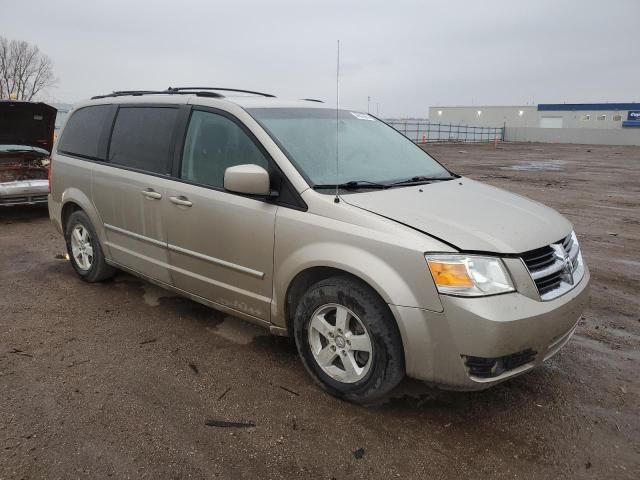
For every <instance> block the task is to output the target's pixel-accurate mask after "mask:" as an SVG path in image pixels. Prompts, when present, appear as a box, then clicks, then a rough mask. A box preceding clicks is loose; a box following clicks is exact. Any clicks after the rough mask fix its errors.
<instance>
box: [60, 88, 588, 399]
mask: <svg viewBox="0 0 640 480" xmlns="http://www.w3.org/2000/svg"><path fill="white" fill-rule="evenodd" d="M246 93H249V95H246ZM337 146H339V149H337V148H336V147H337ZM337 150H339V152H337ZM337 153H339V157H338V158H336V154H337ZM49 213H50V217H51V220H52V222H53V223H54V225H55V226H56V228H57V229H58V231H59V232H60V233H62V234H64V237H65V240H66V244H67V250H68V253H69V258H70V261H71V265H72V266H73V268H74V269H75V271H76V273H77V274H78V275H79V276H80V277H81V278H82V279H84V280H85V281H88V282H97V281H101V280H105V279H108V278H109V277H111V276H112V275H113V274H114V272H115V271H116V269H122V270H125V271H127V272H130V273H133V274H135V275H138V276H141V277H143V278H146V279H148V280H150V281H152V282H154V283H156V284H158V285H161V286H163V287H165V288H168V289H171V290H173V291H175V292H178V293H180V294H182V295H185V296H187V297H190V298H192V299H193V300H195V301H198V302H201V303H203V304H205V305H209V306H211V307H214V308H216V309H219V310H222V311H225V312H228V313H231V314H233V315H236V316H239V317H241V318H244V319H246V320H248V321H251V322H254V323H256V324H258V325H262V326H264V327H266V328H268V329H270V331H271V332H272V333H274V334H277V335H289V336H292V337H294V339H295V342H296V345H297V348H298V352H299V354H300V357H301V359H302V362H303V364H304V365H305V367H306V369H307V371H308V372H309V374H310V375H311V377H312V378H313V379H314V380H315V381H316V382H317V383H318V384H319V385H320V386H322V387H323V388H324V389H325V390H326V391H328V392H330V393H331V394H333V395H336V396H339V397H341V398H345V399H347V400H350V401H354V402H359V403H371V402H376V401H379V400H380V399H381V398H383V397H384V396H385V395H387V394H388V393H389V392H390V391H391V390H392V389H393V388H394V387H395V386H396V385H397V384H398V382H400V381H401V380H402V378H403V377H404V376H405V374H406V375H408V376H410V377H413V378H417V379H420V380H424V381H427V382H430V383H433V384H437V385H440V386H443V387H445V388H452V389H459V390H478V389H482V388H487V387H490V386H491V385H495V384H497V383H498V382H501V381H504V380H506V379H509V378H512V377H514V376H516V375H519V374H522V373H524V372H526V371H529V370H530V369H532V368H534V367H535V366H539V365H541V364H542V363H543V362H544V361H545V360H547V359H549V358H551V357H552V356H553V355H555V354H556V353H557V352H558V351H559V350H560V349H561V348H562V347H563V346H564V345H565V344H566V343H567V341H569V338H570V337H571V336H572V335H573V332H574V331H575V328H576V326H577V323H578V319H579V317H580V314H581V313H582V311H583V309H584V307H585V305H586V302H587V299H588V284H589V271H588V269H587V266H586V264H585V263H584V262H583V259H582V254H581V251H580V246H579V244H578V239H577V237H576V235H575V233H574V232H573V229H572V226H571V224H570V223H569V222H568V221H567V220H566V219H565V218H564V217H563V216H561V215H560V214H559V213H557V212H556V211H554V210H552V209H550V208H548V207H546V206H544V205H541V204H539V203H537V202H534V201H532V200H529V199H527V198H524V197H522V196H519V195H514V194H511V193H508V192H505V191H503V190H500V189H498V188H494V187H491V186H488V185H484V184H482V183H480V182H476V181H473V180H471V179H468V178H464V177H461V176H459V175H456V174H455V173H452V172H451V171H449V170H448V169H446V168H445V167H444V166H442V165H441V164H440V163H438V162H437V161H436V160H435V159H434V158H433V157H431V156H430V155H429V154H428V153H426V152H425V151H423V150H422V149H421V148H419V147H418V146H416V145H415V144H414V143H413V142H411V141H410V140H408V139H407V138H406V137H404V136H403V135H401V134H400V133H398V132H397V131H396V130H394V129H393V128H391V127H389V126H388V125H386V124H385V123H384V122H382V121H380V120H378V119H376V118H374V117H372V116H371V115H368V114H366V113H362V112H357V111H351V110H336V109H335V108H331V107H329V106H327V105H324V104H323V103H319V102H317V101H304V100H299V101H290V100H280V99H277V98H273V96H272V95H267V94H255V92H244V91H231V92H229V89H215V88H211V89H169V90H167V91H162V92H149V91H142V92H116V93H113V94H110V95H104V96H100V97H94V99H92V100H90V101H87V102H84V103H81V104H79V105H77V106H76V108H75V110H74V112H73V113H72V115H71V117H70V118H69V119H68V121H67V123H66V126H65V127H64V129H63V132H62V135H61V137H60V140H59V141H58V143H57V147H56V151H55V152H54V154H53V157H52V165H51V194H50V196H49ZM132 321H135V319H133V318H132ZM265 375H269V372H268V371H265Z"/></svg>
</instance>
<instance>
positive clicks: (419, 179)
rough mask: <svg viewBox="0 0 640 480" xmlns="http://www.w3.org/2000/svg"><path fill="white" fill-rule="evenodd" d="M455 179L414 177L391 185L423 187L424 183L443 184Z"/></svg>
mask: <svg viewBox="0 0 640 480" xmlns="http://www.w3.org/2000/svg"><path fill="white" fill-rule="evenodd" d="M454 178H455V177H425V176H420V175H419V176H416V177H411V178H407V179H406V180H400V181H399V182H393V183H392V184H391V185H393V186H399V185H423V184H425V183H431V182H444V181H447V180H453V179H454Z"/></svg>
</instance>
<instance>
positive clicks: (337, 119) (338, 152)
mask: <svg viewBox="0 0 640 480" xmlns="http://www.w3.org/2000/svg"><path fill="white" fill-rule="evenodd" d="M339 105H340V40H338V55H337V60H336V198H334V199H333V201H334V203H340V197H338V183H339V182H340V169H339V167H338V165H339V163H338V160H339V158H340V147H339V143H338V134H339V132H340V120H339V119H340V111H339Z"/></svg>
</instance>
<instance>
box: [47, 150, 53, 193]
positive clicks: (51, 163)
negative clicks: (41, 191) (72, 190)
mask: <svg viewBox="0 0 640 480" xmlns="http://www.w3.org/2000/svg"><path fill="white" fill-rule="evenodd" d="M52 167H53V160H52V159H51V158H50V159H49V167H48V168H47V180H48V181H49V193H51V168H52Z"/></svg>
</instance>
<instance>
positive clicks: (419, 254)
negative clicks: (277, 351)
mask: <svg viewBox="0 0 640 480" xmlns="http://www.w3.org/2000/svg"><path fill="white" fill-rule="evenodd" d="M284 210H285V209H282V210H280V211H279V214H278V219H277V222H276V243H275V255H274V260H275V261H274V267H275V268H274V270H275V272H274V292H273V293H274V302H273V305H272V322H273V323H274V324H275V325H276V326H279V327H285V326H286V324H287V319H286V318H285V308H284V306H285V304H286V295H287V291H288V289H289V286H290V285H291V282H292V281H293V280H294V279H295V278H296V276H297V275H298V274H300V273H301V272H303V271H305V270H308V269H310V268H313V267H330V268H335V269H339V270H342V271H345V272H347V273H349V274H352V275H354V276H356V277H358V278H360V279H361V280H362V281H364V282H366V283H367V284H368V285H369V286H370V287H371V288H373V289H374V290H375V291H376V292H378V294H379V295H380V297H381V298H382V299H383V300H384V301H385V302H386V303H388V304H395V305H403V306H409V307H421V308H425V309H428V310H432V311H436V312H441V311H442V304H441V303H440V298H439V296H438V294H437V291H436V288H435V285H434V284H433V279H432V277H431V275H430V274H429V270H428V267H427V265H426V261H425V259H424V253H423V250H422V249H421V248H420V247H419V246H412V245H411V242H406V241H403V240H402V239H400V238H399V237H398V236H397V235H393V234H390V233H389V232H384V231H381V230H376V229H370V228H366V227H358V226H355V225H353V224H346V223H345V222H341V221H337V220H334V219H330V218H326V217H319V216H315V215H314V216H310V215H309V214H307V213H304V212H297V211H293V210H287V211H284Z"/></svg>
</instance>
